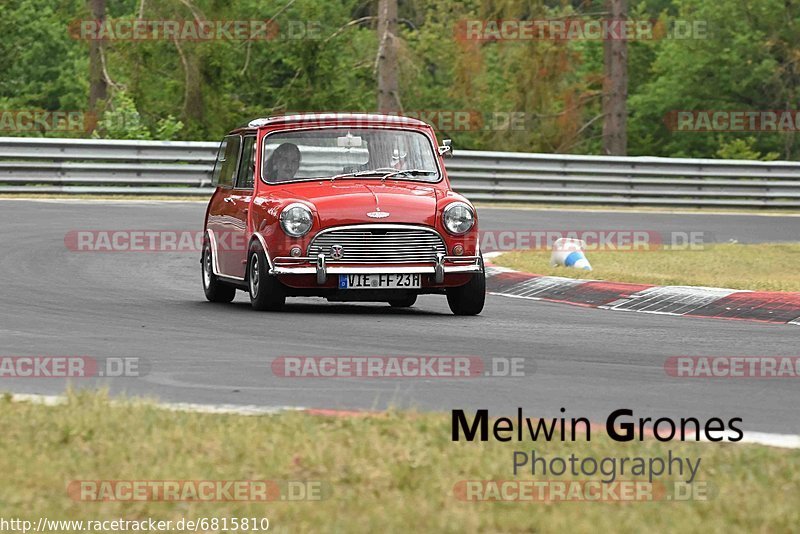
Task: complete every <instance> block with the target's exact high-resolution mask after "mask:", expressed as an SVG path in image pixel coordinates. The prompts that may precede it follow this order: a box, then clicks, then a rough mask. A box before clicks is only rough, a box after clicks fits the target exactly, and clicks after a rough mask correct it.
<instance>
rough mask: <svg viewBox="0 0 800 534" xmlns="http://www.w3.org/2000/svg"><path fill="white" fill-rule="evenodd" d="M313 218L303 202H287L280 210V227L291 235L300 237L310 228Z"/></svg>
mask: <svg viewBox="0 0 800 534" xmlns="http://www.w3.org/2000/svg"><path fill="white" fill-rule="evenodd" d="M313 222H314V220H313V218H312V217H311V210H310V209H308V207H307V206H306V205H305V204H299V203H294V204H289V205H288V206H286V207H285V208H283V211H282V212H281V228H283V231H284V232H286V233H287V234H288V235H290V236H292V237H302V236H304V235H306V234H307V233H308V231H309V230H311V225H312V224H313Z"/></svg>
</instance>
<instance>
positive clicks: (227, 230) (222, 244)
mask: <svg viewBox="0 0 800 534" xmlns="http://www.w3.org/2000/svg"><path fill="white" fill-rule="evenodd" d="M241 148H242V138H241V136H239V135H228V136H226V137H225V138H224V139H223V140H222V143H221V144H220V148H219V152H218V155H217V162H216V164H215V165H214V174H213V177H212V183H213V184H214V185H216V186H217V188H216V190H215V191H214V195H213V196H212V197H211V201H210V203H209V206H208V220H207V222H206V228H208V229H209V230H211V231H212V232H213V234H214V240H215V243H216V250H215V251H214V253H215V254H216V258H217V266H218V268H219V274H221V275H223V276H230V277H235V278H240V279H243V278H244V269H243V268H240V267H239V265H237V263H238V261H239V260H238V257H236V256H235V255H232V254H231V249H232V248H233V247H232V237H233V236H235V235H238V234H239V233H240V232H241V230H240V228H239V226H240V225H241V220H240V217H239V216H238V214H237V208H236V205H235V199H234V198H232V196H235V194H234V184H235V181H236V179H237V177H238V171H239V156H240V154H241Z"/></svg>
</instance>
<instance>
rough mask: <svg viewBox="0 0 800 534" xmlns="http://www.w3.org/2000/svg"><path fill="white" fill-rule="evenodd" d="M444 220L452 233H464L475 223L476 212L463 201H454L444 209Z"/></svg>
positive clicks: (445, 225)
mask: <svg viewBox="0 0 800 534" xmlns="http://www.w3.org/2000/svg"><path fill="white" fill-rule="evenodd" d="M442 222H443V223H444V227H445V228H446V229H447V231H448V232H450V233H451V234H455V235H459V234H464V233H467V232H469V231H470V229H471V228H472V227H473V226H474V225H475V212H474V211H472V208H471V207H469V206H468V205H467V204H464V203H463V202H453V203H452V204H449V205H448V206H447V207H446V208H445V209H444V213H443V214H442Z"/></svg>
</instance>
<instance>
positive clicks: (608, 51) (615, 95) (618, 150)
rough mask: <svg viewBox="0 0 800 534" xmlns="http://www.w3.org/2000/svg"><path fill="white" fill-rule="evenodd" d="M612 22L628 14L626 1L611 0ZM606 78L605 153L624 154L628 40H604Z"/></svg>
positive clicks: (604, 81)
mask: <svg viewBox="0 0 800 534" xmlns="http://www.w3.org/2000/svg"><path fill="white" fill-rule="evenodd" d="M606 8H607V11H608V15H609V20H608V22H609V23H610V24H620V22H621V21H623V20H624V19H626V18H627V17H628V8H627V1H626V0H607V1H606ZM603 56H604V65H605V77H604V78H603V152H604V153H605V154H607V155H610V156H624V155H625V154H626V153H627V150H628V135H627V119H628V110H627V100H628V42H627V40H626V39H625V37H624V34H622V37H621V38H618V39H617V38H609V37H606V40H605V41H604V43H603Z"/></svg>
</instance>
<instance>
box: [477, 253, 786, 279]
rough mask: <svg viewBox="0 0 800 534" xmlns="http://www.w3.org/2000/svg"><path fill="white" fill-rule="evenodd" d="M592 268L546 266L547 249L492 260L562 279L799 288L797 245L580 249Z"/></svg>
mask: <svg viewBox="0 0 800 534" xmlns="http://www.w3.org/2000/svg"><path fill="white" fill-rule="evenodd" d="M586 257H587V258H588V259H589V262H590V263H591V264H592V268H593V270H592V271H581V270H576V269H567V268H564V267H552V266H551V265H550V252H549V251H546V250H526V251H517V252H509V253H506V254H503V255H501V256H499V257H497V258H494V259H492V263H494V264H495V265H500V266H503V267H508V268H510V269H516V270H518V271H525V272H530V273H536V274H542V275H548V276H564V277H568V278H580V279H592V280H597V279H599V280H609V281H614V282H633V283H642V284H655V285H689V286H710V287H727V288H731V289H752V290H758V291H800V269H798V268H797V265H799V264H800V243H779V244H769V243H765V244H753V245H743V244H728V243H725V244H718V245H706V247H705V248H704V249H703V250H674V251H670V250H654V251H647V252H644V251H642V252H629V251H612V250H598V251H590V252H587V253H586Z"/></svg>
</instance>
